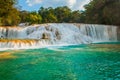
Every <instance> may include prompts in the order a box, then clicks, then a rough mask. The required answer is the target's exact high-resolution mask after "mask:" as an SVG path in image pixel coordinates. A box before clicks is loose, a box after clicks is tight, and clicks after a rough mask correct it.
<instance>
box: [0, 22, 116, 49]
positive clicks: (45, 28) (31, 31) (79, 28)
mask: <svg viewBox="0 0 120 80" xmlns="http://www.w3.org/2000/svg"><path fill="white" fill-rule="evenodd" d="M0 38H1V40H0V49H3V48H25V47H27V48H30V47H32V48H33V47H38V48H39V47H41V46H45V45H61V44H67V45H69V44H88V43H94V42H109V41H117V26H109V25H92V24H67V23H61V24H55V23H52V24H41V25H34V26H27V27H7V28H5V27H0Z"/></svg>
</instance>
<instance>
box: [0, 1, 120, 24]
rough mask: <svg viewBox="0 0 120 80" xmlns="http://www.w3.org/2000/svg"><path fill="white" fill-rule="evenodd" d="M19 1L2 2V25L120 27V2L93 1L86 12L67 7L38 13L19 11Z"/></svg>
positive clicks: (0, 8) (44, 9)
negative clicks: (98, 25) (103, 25)
mask: <svg viewBox="0 0 120 80" xmlns="http://www.w3.org/2000/svg"><path fill="white" fill-rule="evenodd" d="M16 3H17V0H0V25H11V26H12V25H18V24H19V23H29V24H40V23H57V22H59V23H62V22H67V23H92V24H93V23H95V24H111V25H120V18H119V17H120V10H119V9H120V0H91V1H90V3H88V4H87V5H85V10H84V11H79V10H78V11H72V10H71V9H70V8H68V7H67V6H63V7H57V8H54V9H53V8H52V7H49V8H44V7H41V8H40V9H39V10H38V12H35V11H33V12H28V11H19V10H18V9H17V8H15V5H16Z"/></svg>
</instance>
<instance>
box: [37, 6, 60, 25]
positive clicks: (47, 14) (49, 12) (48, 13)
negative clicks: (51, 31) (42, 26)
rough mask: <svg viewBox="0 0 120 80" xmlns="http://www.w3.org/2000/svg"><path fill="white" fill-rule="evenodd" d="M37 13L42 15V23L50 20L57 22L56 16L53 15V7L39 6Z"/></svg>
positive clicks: (50, 21)
mask: <svg viewBox="0 0 120 80" xmlns="http://www.w3.org/2000/svg"><path fill="white" fill-rule="evenodd" d="M38 13H39V15H41V16H42V22H43V23H52V22H57V21H58V20H57V17H56V16H55V15H54V9H53V8H51V7H49V8H43V7H41V8H40V10H39V11H38Z"/></svg>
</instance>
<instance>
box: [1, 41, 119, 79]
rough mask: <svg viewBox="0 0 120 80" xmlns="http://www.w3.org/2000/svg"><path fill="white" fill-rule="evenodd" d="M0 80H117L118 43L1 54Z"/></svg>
mask: <svg viewBox="0 0 120 80" xmlns="http://www.w3.org/2000/svg"><path fill="white" fill-rule="evenodd" d="M0 80H120V43H102V44H101V43H100V44H89V45H74V46H63V47H56V46H54V47H48V48H41V49H30V50H12V51H11V50H8V51H1V52H0Z"/></svg>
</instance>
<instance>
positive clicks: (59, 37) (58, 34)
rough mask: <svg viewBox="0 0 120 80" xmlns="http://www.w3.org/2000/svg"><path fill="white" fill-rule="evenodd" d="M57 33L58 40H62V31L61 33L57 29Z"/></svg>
mask: <svg viewBox="0 0 120 80" xmlns="http://www.w3.org/2000/svg"><path fill="white" fill-rule="evenodd" d="M55 35H56V38H57V39H58V40H60V39H61V36H60V33H59V31H58V30H56V32H55Z"/></svg>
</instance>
